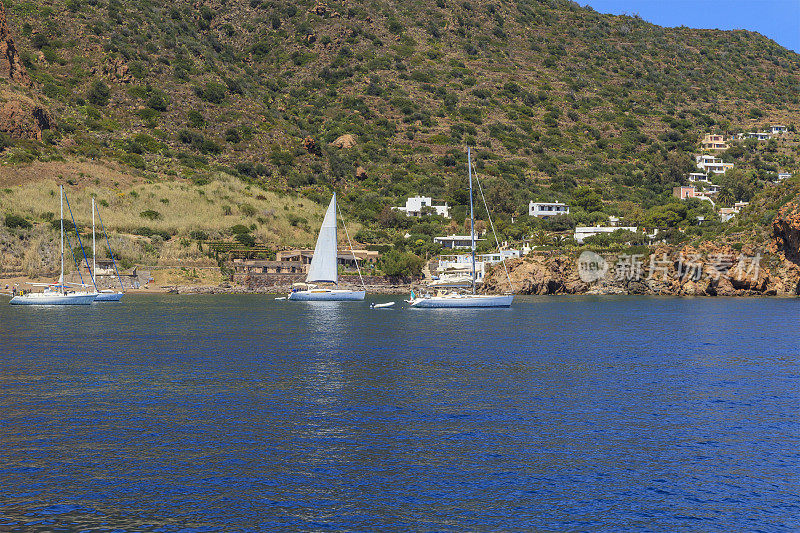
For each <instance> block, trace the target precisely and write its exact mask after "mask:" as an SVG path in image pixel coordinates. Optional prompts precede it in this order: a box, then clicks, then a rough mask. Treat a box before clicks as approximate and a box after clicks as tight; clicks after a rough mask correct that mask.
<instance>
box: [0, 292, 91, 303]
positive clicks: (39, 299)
mask: <svg viewBox="0 0 800 533" xmlns="http://www.w3.org/2000/svg"><path fill="white" fill-rule="evenodd" d="M96 296H97V295H96V294H93V293H90V294H42V293H33V294H25V295H24V296H14V297H13V298H11V301H10V302H8V303H10V304H11V305H89V304H90V303H92V302H93V301H94V299H95V297H96Z"/></svg>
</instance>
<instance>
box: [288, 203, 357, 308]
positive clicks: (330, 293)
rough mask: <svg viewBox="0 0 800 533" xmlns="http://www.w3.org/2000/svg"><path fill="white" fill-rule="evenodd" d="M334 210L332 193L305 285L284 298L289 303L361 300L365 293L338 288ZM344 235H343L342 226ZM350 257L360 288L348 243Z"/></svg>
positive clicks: (351, 250) (334, 204)
mask: <svg viewBox="0 0 800 533" xmlns="http://www.w3.org/2000/svg"><path fill="white" fill-rule="evenodd" d="M336 210H337V207H336V193H333V198H331V203H330V205H328V210H327V211H326V212H325V218H324V219H323V221H322V227H321V228H320V230H319V235H318V236H317V244H316V246H315V247H314V257H312V258H311V265H310V266H309V268H308V274H307V275H306V282H305V283H300V284H296V286H295V287H294V288H293V289H292V292H290V293H289V296H288V297H287V298H288V299H289V300H299V301H328V302H330V301H334V302H338V301H348V300H363V299H364V295H365V294H366V292H367V291H366V287H365V289H364V290H362V291H354V290H349V289H339V288H338V285H339V269H338V265H337V261H336V256H337V253H338V247H337V236H338V235H337V231H336ZM342 224H344V220H342ZM345 232H347V227H346V226H345ZM347 241H348V243H350V235H349V234H348V235H347ZM350 253H352V254H353V260H354V261H355V262H356V268H357V269H358V275H359V277H360V278H361V285H362V286H364V278H363V277H361V269H360V268H359V266H358V260H357V259H356V256H355V253H353V245H352V243H350ZM314 283H333V284H334V285H335V286H336V287H337V288H330V287H319V286H317V285H314Z"/></svg>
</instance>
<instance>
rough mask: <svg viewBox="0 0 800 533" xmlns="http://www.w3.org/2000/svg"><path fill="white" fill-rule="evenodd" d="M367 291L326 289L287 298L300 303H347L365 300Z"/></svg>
mask: <svg viewBox="0 0 800 533" xmlns="http://www.w3.org/2000/svg"><path fill="white" fill-rule="evenodd" d="M366 293H367V291H349V290H346V289H325V290H319V289H315V290H308V291H295V292H293V293H291V294H289V296H288V297H287V298H288V299H289V300H294V301H298V302H347V301H359V300H363V299H364V296H365V295H366Z"/></svg>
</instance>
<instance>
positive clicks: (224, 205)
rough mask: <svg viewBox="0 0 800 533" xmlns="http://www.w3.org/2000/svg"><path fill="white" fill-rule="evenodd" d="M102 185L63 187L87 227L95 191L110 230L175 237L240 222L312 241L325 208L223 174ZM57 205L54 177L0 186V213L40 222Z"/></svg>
mask: <svg viewBox="0 0 800 533" xmlns="http://www.w3.org/2000/svg"><path fill="white" fill-rule="evenodd" d="M104 185H105V184H102V183H101V184H95V183H93V182H91V181H84V182H83V183H80V184H78V185H76V186H66V187H65V191H66V193H67V196H68V197H69V201H70V205H71V207H72V213H73V214H74V216H75V220H76V222H77V223H78V225H80V226H85V227H90V226H91V223H92V219H91V212H92V209H91V196H92V195H94V196H95V198H96V201H97V203H98V209H99V211H100V214H101V215H102V217H103V222H104V223H105V225H106V228H107V229H108V230H109V231H112V232H118V233H131V232H134V231H135V230H136V229H137V228H140V227H148V228H150V229H153V230H156V231H167V232H169V233H171V234H175V235H177V236H178V237H187V236H188V235H189V233H190V232H192V231H195V230H198V231H204V232H206V233H208V234H209V236H210V237H211V238H220V237H223V236H225V235H227V234H228V233H229V231H230V228H231V227H232V226H234V225H236V224H243V225H245V226H247V227H249V228H250V227H252V226H255V228H254V229H253V233H254V234H255V235H256V237H257V238H258V240H259V241H260V242H263V243H267V244H270V245H275V246H310V245H311V244H313V242H314V238H315V235H316V231H317V228H318V227H319V225H320V224H321V222H322V216H323V214H324V208H323V207H322V206H320V205H318V204H315V203H314V202H312V201H311V200H308V199H306V198H301V197H297V196H291V195H279V194H277V193H274V192H269V191H264V190H262V189H260V188H257V187H254V186H251V185H248V184H246V183H243V182H242V181H240V180H238V179H236V178H233V177H230V176H227V175H224V174H220V175H218V176H217V177H216V178H215V179H214V180H213V181H211V182H210V183H208V184H206V185H195V184H193V183H191V182H186V181H173V182H161V183H138V184H133V185H132V186H130V187H129V188H125V189H114V188H110V187H108V186H104ZM106 204H107V205H106ZM64 209H65V215H64V218H66V219H69V212H68V211H67V209H66V205H65V208H64ZM58 210H59V199H58V183H57V182H56V180H53V179H46V180H38V181H34V182H28V183H25V184H23V185H18V186H16V187H11V188H5V189H3V190H2V191H0V212H11V213H15V214H18V215H23V216H25V217H27V218H29V219H31V220H40V221H44V220H46V219H47V218H48V217H49V216H54V217H55V218H56V219H57V218H58ZM145 211H155V212H157V213H158V214H159V215H158V218H156V219H155V220H151V219H149V218H145V217H142V215H141V213H143V212H145ZM49 213H52V214H53V215H49ZM292 221H294V225H293V224H292ZM98 225H99V222H98ZM98 248H99V246H98ZM178 252H179V251H177V252H175V253H172V254H171V255H174V256H175V257H176V258H177V257H180V256H181V255H185V254H181V253H178ZM133 255H136V254H133Z"/></svg>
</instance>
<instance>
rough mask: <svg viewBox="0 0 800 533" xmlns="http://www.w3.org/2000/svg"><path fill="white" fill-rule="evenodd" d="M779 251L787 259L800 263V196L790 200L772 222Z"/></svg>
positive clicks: (796, 263)
mask: <svg viewBox="0 0 800 533" xmlns="http://www.w3.org/2000/svg"><path fill="white" fill-rule="evenodd" d="M772 232H773V234H774V236H775V245H776V249H777V251H778V252H779V253H780V254H782V255H783V256H784V257H785V258H786V260H787V261H790V262H792V263H794V264H795V265H800V198H795V200H793V201H791V202H789V203H788V204H786V205H785V206H783V208H781V210H780V211H779V213H778V216H777V217H775V220H774V221H773V222H772Z"/></svg>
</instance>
